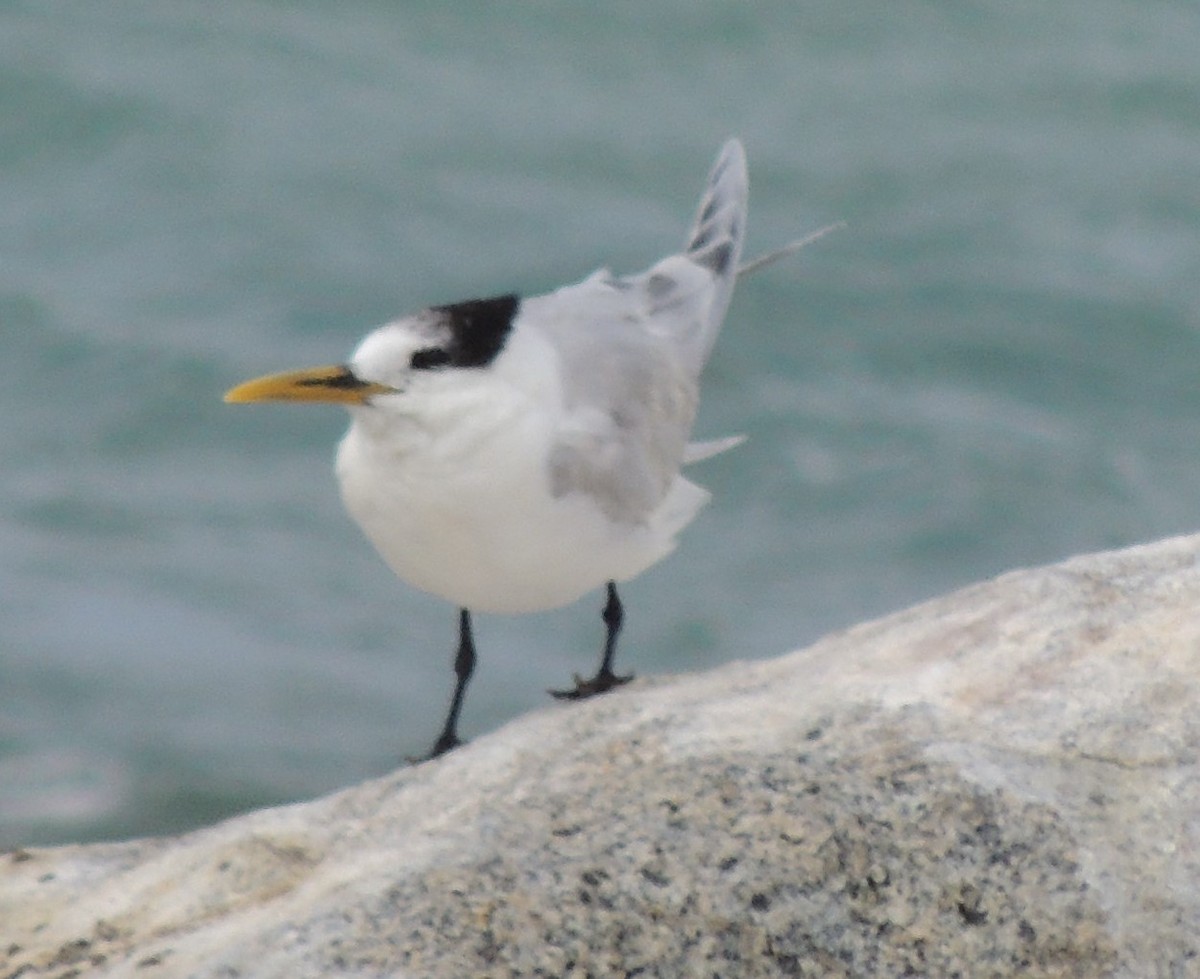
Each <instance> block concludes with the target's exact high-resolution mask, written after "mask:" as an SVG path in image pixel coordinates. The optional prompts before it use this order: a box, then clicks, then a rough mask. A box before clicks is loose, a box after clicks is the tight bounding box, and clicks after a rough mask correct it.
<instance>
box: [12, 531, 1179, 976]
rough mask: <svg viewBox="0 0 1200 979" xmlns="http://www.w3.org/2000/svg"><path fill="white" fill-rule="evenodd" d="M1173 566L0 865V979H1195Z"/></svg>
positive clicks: (903, 618)
mask: <svg viewBox="0 0 1200 979" xmlns="http://www.w3.org/2000/svg"><path fill="white" fill-rule="evenodd" d="M1198 554H1200V538H1194V537H1193V538H1180V539H1174V540H1167V541H1163V542H1160V543H1157V544H1153V545H1148V546H1145V547H1138V548H1133V549H1130V550H1126V551H1120V552H1114V553H1109V554H1098V555H1089V556H1086V557H1081V558H1076V559H1074V560H1071V561H1068V562H1065V563H1063V564H1059V565H1056V566H1053V567H1049V568H1043V569H1037V570H1028V571H1017V572H1013V573H1010V574H1007V575H1004V576H1002V577H1000V578H997V579H995V580H993V581H989V582H986V583H983V584H979V585H976V586H973V587H970V588H967V589H964V590H962V591H959V592H957V593H955V594H952V595H949V596H946V597H944V598H940V599H937V600H935V601H931V602H928V603H925V604H923V605H921V606H918V607H916V608H913V609H910V610H907V611H904V612H901V613H899V614H896V615H892V616H890V617H887V618H885V619H881V620H879V621H875V622H871V623H867V624H864V625H860V626H857V627H855V628H852V629H848V630H846V631H843V632H840V633H837V634H835V635H831V636H829V637H827V638H825V639H823V640H821V641H819V642H817V643H816V644H815V645H813V646H811V647H810V648H808V649H805V650H802V651H800V652H796V653H793V654H791V655H788V656H785V657H782V658H780V659H776V660H772V661H768V662H754V663H731V664H729V665H728V666H725V667H723V668H721V669H719V670H716V671H713V672H710V673H707V674H704V675H700V676H690V677H681V678H660V679H655V680H643V681H639V682H638V683H636V684H634V685H631V686H630V687H628V688H624V689H622V690H621V691H619V692H616V693H614V694H611V695H609V696H607V697H603V698H598V699H596V700H594V701H590V702H587V703H584V704H580V705H562V706H553V707H549V708H547V709H545V710H543V711H539V712H537V713H534V714H531V715H529V716H526V717H523V718H521V719H519V720H517V721H515V722H513V723H511V724H509V725H507V726H506V727H504V728H503V729H501V730H499V731H497V732H495V733H493V734H491V735H488V736H485V737H481V738H479V739H478V740H477V741H475V742H474V743H472V744H470V745H468V746H466V747H464V748H462V749H459V750H457V751H455V752H453V753H452V754H450V755H448V756H446V757H444V758H442V759H439V760H437V761H434V762H429V763H425V764H422V765H419V766H416V767H412V768H407V769H404V770H401V771H399V772H397V773H395V774H393V775H390V776H388V777H386V778H381V779H378V780H375V781H371V782H368V783H365V784H363V785H359V786H355V787H353V788H350V789H347V790H345V791H342V792H340V793H337V794H335V795H332V796H329V797H327V798H324V799H319V800H316V801H313V802H308V803H303V804H298V805H293V806H286V807H281V808H277V809H271V810H264V811H261V812H256V813H251V814H249V815H246V816H242V817H238V818H235V819H231V820H229V821H227V822H225V823H223V824H221V825H218V826H214V827H212V828H209V829H206V830H202V831H199V832H195V833H191V834H188V835H186V836H181V837H177V838H170V839H153V840H137V841H133V842H129V843H119V844H102V845H90V846H66V847H59V848H54V849H42V850H19V851H10V852H8V853H6V854H0V977H14V979H15V977H18V976H19V977H22V979H32V977H35V976H37V977H40V976H55V977H60V979H67V977H72V976H82V975H88V976H91V975H97V976H100V975H112V976H137V977H139V979H154V977H160V976H172V977H174V976H197V977H213V979H215V977H225V979H230V977H238V976H245V977H276V976H278V977H285V976H286V977H289V979H303V977H309V976H329V975H338V976H400V977H409V976H411V977H422V979H426V977H441V976H447V977H451V976H452V977H463V976H572V977H586V976H594V977H609V976H634V975H637V976H705V977H709V976H720V977H735V976H736V977H745V976H814V977H817V976H819V977H831V976H864V977H865V976H870V977H875V976H902V975H912V976H970V977H981V976H1057V977H1067V976H1079V977H1088V979H1095V977H1101V976H1131V977H1133V976H1137V977H1142V976H1170V977H1185V976H1196V975H1200V779H1198V775H1200V768H1198V764H1197V748H1198V746H1200V720H1198V716H1200V712H1198V710H1197V707H1198V705H1200V567H1198V564H1197V555H1198Z"/></svg>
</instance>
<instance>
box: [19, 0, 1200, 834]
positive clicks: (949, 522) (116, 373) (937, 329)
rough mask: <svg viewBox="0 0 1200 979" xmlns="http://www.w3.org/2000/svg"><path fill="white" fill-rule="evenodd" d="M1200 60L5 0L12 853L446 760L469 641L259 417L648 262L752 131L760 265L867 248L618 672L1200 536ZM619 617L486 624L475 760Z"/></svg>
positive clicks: (918, 32)
mask: <svg viewBox="0 0 1200 979" xmlns="http://www.w3.org/2000/svg"><path fill="white" fill-rule="evenodd" d="M1197 52H1200V7H1197V5H1196V4H1195V3H1194V2H1191V0H1156V2H1153V3H1145V2H1142V3H1135V2H1132V0H1087V2H1083V0H1066V2H1062V3H1055V4H1047V3H1043V2H1040V0H1014V2H1011V3H1006V4H983V3H977V2H971V0H966V2H964V0H954V2H951V0H938V2H934V0H927V2H900V3H896V2H884V0H872V2H865V3H858V4H848V3H844V2H834V0H812V2H804V3H794V2H786V3H785V2H775V0H767V2H763V3H756V4H746V3H725V2H706V0H701V2H696V0H644V2H639V3H625V2H618V3H613V4H605V5H582V4H566V3H555V2H548V0H532V2H524V3H519V4H482V3H481V4H458V5H450V4H443V3H432V2H426V3H417V2H414V3H406V4H396V3H385V2H368V0H346V2H342V3H337V4H334V3H329V2H314V0H309V2H303V0H294V2H287V3H285V2H269V0H239V2H237V3H232V2H221V0H215V2H207V3H200V2H194V0H168V2H163V0H156V2H150V0H105V2H104V3H96V2H95V0H41V2H36V3H35V2H20V0H11V2H5V3H3V4H2V5H0V376H2V377H3V382H2V383H0V845H10V846H11V845H18V844H43V843H54V842H66V841H83V840H96V839H106V838H115V837H126V836H131V835H135V834H147V833H164V832H172V831H179V830H183V829H186V828H190V827H194V826H197V825H201V824H204V823H207V822H211V821H213V820H216V819H218V818H219V817H222V816H225V815H228V814H232V813H235V812H239V811H242V810H246V809H250V808H252V807H256V806H261V805H265V804H270V803H277V802H283V801H287V800H293V799H299V798H304V797H309V796H313V795H316V794H319V793H323V792H327V791H329V790H332V789H334V788H337V787H339V786H343V785H346V784H348V783H351V782H353V781H356V780H360V779H363V778H367V777H370V776H373V775H377V774H381V773H383V772H386V771H388V770H390V769H391V768H393V767H395V766H396V765H397V764H398V763H399V762H400V760H401V759H402V757H403V756H404V755H406V754H411V753H416V752H419V751H421V750H423V749H425V748H427V747H428V745H429V744H430V742H431V739H432V737H433V735H434V734H435V733H436V730H437V727H438V725H439V723H440V721H441V717H442V711H443V708H444V705H445V703H446V700H447V698H448V695H449V691H450V685H451V679H452V677H451V669H450V666H451V658H452V653H453V646H454V639H455V635H454V629H455V612H454V609H453V608H451V607H450V606H448V605H446V604H445V603H443V602H441V601H440V600H437V599H434V598H431V597H428V596H424V595H421V594H418V593H416V592H414V591H412V590H411V589H408V588H407V587H405V586H403V585H402V584H400V583H399V582H398V581H397V580H396V579H395V578H394V577H393V575H392V574H391V572H390V571H388V570H387V568H386V567H385V566H384V565H383V562H382V561H381V560H380V559H379V558H378V557H377V556H376V555H375V553H374V552H373V550H372V549H371V547H370V546H369V545H368V544H367V542H366V541H365V539H364V538H362V536H361V534H360V533H359V531H358V529H357V528H356V527H355V526H354V525H353V524H352V523H351V521H350V520H349V518H348V517H347V516H345V514H344V513H343V511H342V508H341V504H340V502H339V500H338V496H337V489H336V485H335V482H334V478H333V475H332V472H331V462H332V456H333V451H334V445H335V443H336V441H337V439H338V438H339V437H340V435H341V432H342V430H343V428H344V426H345V417H344V415H343V413H342V412H341V411H340V410H338V409H336V408H332V407H318V406H253V407H232V406H227V405H224V404H222V403H221V400H220V399H221V394H222V392H223V391H224V390H225V389H226V388H227V387H229V386H230V385H232V384H233V383H235V382H237V381H240V380H243V379H245V378H248V377H251V376H254V375H256V374H259V373H263V372H267V371H274V370H281V369H285V368H293V367H303V366H309V365H313V364H323V363H328V362H334V361H338V360H340V359H342V358H344V357H345V356H346V355H347V354H348V353H349V351H350V350H351V349H352V348H353V347H354V345H355V344H356V342H357V341H358V339H359V337H360V336H361V335H362V334H363V333H365V332H366V331H367V330H368V329H369V328H371V327H373V326H375V325H377V324H379V323H381V322H384V321H385V320H387V319H389V318H390V317H392V316H394V315H396V314H400V313H404V312H409V311H413V310H415V309H418V308H420V307H421V306H423V305H426V304H429V303H436V302H446V301H452V300H456V299H463V298H469V297H472V296H479V295H488V294H492V293H497V292H503V291H507V290H510V289H512V290H517V291H521V292H526V293H530V292H535V291H541V290H545V289H547V288H551V287H555V286H558V285H560V284H563V283H566V282H568V281H573V280H575V279H578V278H579V277H581V276H583V275H585V274H586V273H588V272H590V271H591V270H592V269H593V268H595V267H597V266H599V265H602V264H603V265H608V266H610V267H611V268H613V269H614V270H616V271H635V270H639V269H641V268H643V267H645V266H646V265H647V264H649V263H651V262H652V261H654V260H656V259H657V258H659V257H660V256H661V255H663V254H665V253H666V252H668V251H669V250H671V249H674V248H676V247H677V246H678V245H679V244H680V243H681V241H682V236H683V234H684V231H685V228H686V225H687V222H688V220H689V219H690V217H691V214H692V209H693V207H694V205H695V202H696V200H697V197H698V195H699V192H700V189H701V185H702V183H703V180H704V176H705V173H706V172H707V169H708V167H709V165H710V163H711V160H712V157H713V155H714V154H715V152H716V150H717V148H718V146H719V145H720V143H721V141H722V140H724V139H725V138H726V137H727V136H729V135H732V134H737V135H740V136H741V137H742V138H743V139H744V140H745V143H746V147H747V150H748V153H749V159H750V173H751V184H752V191H751V210H750V218H751V225H750V244H749V248H748V255H754V254H757V253H759V252H761V251H764V250H767V249H770V248H772V247H775V246H777V245H779V244H781V243H783V242H784V241H787V240H788V239H790V238H793V237H796V236H798V235H800V234H803V233H805V232H808V231H811V230H813V229H814V228H817V227H819V226H820V225H822V224H825V223H828V222H831V221H835V220H844V221H846V222H847V223H848V227H847V228H846V229H845V230H842V231H839V232H837V233H836V234H834V235H831V236H829V237H827V238H825V239H823V240H822V241H820V242H819V243H818V244H815V245H813V246H811V247H810V248H808V249H806V250H805V251H803V252H802V253H801V254H800V255H799V256H797V257H796V258H794V259H792V260H789V261H788V262H786V263H784V264H781V265H778V266H775V267H774V268H772V269H771V270H770V271H768V272H765V273H763V274H761V275H758V276H756V277H754V278H752V279H749V280H747V281H745V282H743V284H742V286H741V287H740V288H739V292H738V294H737V295H736V296H735V298H734V302H733V307H732V309H731V311H730V315H729V318H728V321H727V324H726V329H725V333H724V334H723V336H722V338H721V341H720V343H719V344H718V347H717V350H716V353H715V356H714V359H713V362H712V364H711V366H710V369H709V371H708V373H707V375H706V381H705V387H704V401H703V406H702V412H701V418H700V422H699V425H698V428H697V436H698V437H715V436H719V435H725V434H729V433H735V432H745V433H747V434H749V436H750V440H749V442H748V443H747V444H746V445H745V446H743V447H742V448H741V449H739V450H738V451H736V452H731V453H729V454H727V455H724V456H721V457H720V458H719V459H716V460H713V461H711V462H708V463H705V464H703V466H701V467H697V468H696V469H695V470H693V476H694V478H696V479H697V481H699V482H700V483H702V484H704V485H706V486H707V487H708V488H709V489H711V490H712V491H713V493H714V500H713V503H712V504H711V505H710V507H709V508H708V509H707V510H706V511H705V512H704V513H703V514H702V515H701V517H700V518H699V519H698V520H697V522H696V523H695V524H693V526H692V527H691V528H690V530H689V532H688V533H687V534H686V535H685V537H684V539H683V543H682V545H681V547H680V548H679V551H678V552H677V553H676V555H675V556H674V557H673V558H671V559H670V560H668V561H666V562H664V563H662V564H660V565H659V566H657V567H656V568H655V569H653V570H652V571H651V572H649V573H647V574H646V575H645V576H644V577H642V578H640V579H639V580H638V581H637V582H635V583H633V584H631V585H629V586H627V587H626V588H625V589H624V597H625V600H626V608H627V613H628V619H627V623H628V625H627V632H626V634H625V637H624V643H623V652H622V656H621V663H622V664H623V665H624V666H625V667H628V668H630V669H633V670H635V671H636V672H638V673H639V674H641V675H655V674H670V673H679V672H683V671H691V670H702V669H705V668H707V667H712V666H714V665H717V664H721V663H725V662H727V661H730V660H733V659H738V658H759V657H769V656H775V655H778V654H780V653H783V652H785V651H788V650H791V649H795V648H797V647H799V646H801V645H803V644H806V643H808V642H810V641H811V640H814V639H816V638H817V637H819V636H820V635H821V634H823V633H825V632H827V631H829V630H833V629H838V628H841V627H845V626H849V625H851V624H853V623H856V622H858V621H860V620H863V619H865V618H868V617H873V616H878V615H881V614H884V613H886V612H889V611H892V610H896V609H899V608H902V607H904V606H906V605H909V604H911V603H914V602H918V601H921V600H922V599H925V598H929V597H932V596H934V595H937V594H940V593H943V592H946V591H948V590H951V589H954V588H957V587H959V586H962V585H966V584H968V583H970V582H973V581H976V580H978V579H981V578H986V577H988V576H992V575H995V574H998V573H1001V572H1003V571H1006V570H1008V569H1011V568H1014V567H1018V566H1027V565H1033V564H1039V563H1044V562H1049V561H1055V560H1058V559H1060V558H1065V557H1067V556H1069V555H1073V554H1076V553H1079V552H1085V551H1092V550H1099V549H1104V548H1111V547H1119V546H1123V545H1127V544H1132V543H1135V542H1140V541H1146V540H1151V539H1154V538H1159V537H1162V536H1165V535H1170V534H1176V533H1181V532H1188V531H1193V530H1196V529H1198V528H1200V445H1198V442H1200V56H1198V54H1197ZM601 598H602V596H601V595H599V594H597V595H596V596H595V597H594V599H589V600H585V601H582V602H580V603H579V604H578V605H576V606H573V607H570V608H567V609H564V610H561V611H558V612H553V613H547V614H544V615H534V616H527V617H522V618H511V619H506V618H498V617H491V616H480V617H479V618H478V620H477V639H478V642H479V647H480V656H481V663H480V668H479V671H478V673H477V674H476V679H475V682H474V685H473V688H472V690H471V696H470V698H469V700H468V703H467V712H466V715H465V724H464V733H465V734H467V735H468V736H473V737H478V736H480V735H481V734H483V733H485V732H487V731H488V730H490V729H493V728H495V727H496V726H497V725H500V724H502V723H503V722H504V721H506V720H507V719H510V718H512V717H514V716H516V715H518V714H521V713H523V712H526V711H529V710H531V709H536V708H546V707H549V706H550V701H549V699H548V698H547V697H546V695H545V693H544V690H545V688H547V687H551V686H558V685H562V684H564V683H567V682H568V681H569V679H570V676H571V674H572V673H573V672H574V671H581V672H582V671H590V670H591V669H592V668H593V667H594V665H595V659H596V656H597V653H598V649H599V642H600V639H601V625H600V620H599V611H600V606H601ZM1197 614H1200V610H1197ZM560 709H570V708H560Z"/></svg>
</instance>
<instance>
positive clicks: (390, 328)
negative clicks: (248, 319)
mask: <svg viewBox="0 0 1200 979" xmlns="http://www.w3.org/2000/svg"><path fill="white" fill-rule="evenodd" d="M519 306H520V301H519V300H518V298H517V297H516V296H512V295H508V296H497V297H495V298H493V299H472V300H468V301H467V302H461V303H454V304H453V305H450V306H434V307H431V308H430V309H427V310H425V311H424V312H421V313H418V314H417V315H416V316H411V317H408V318H406V319H402V320H397V321H396V322H394V323H389V324H387V325H386V326H381V327H380V328H379V329H378V330H375V331H374V332H373V333H371V334H369V335H368V336H367V337H366V338H365V339H364V340H363V342H362V343H361V344H359V346H358V349H357V350H356V351H355V352H354V355H353V356H352V357H351V358H350V362H349V363H347V364H338V365H334V366H329V367H313V368H308V369H306V370H299V371H288V372H287V373H284V374H270V375H267V376H266V377H259V378H255V379H254V380H252V381H246V382H245V383H244V384H239V385H238V386H237V387H235V388H232V389H231V390H229V391H227V392H226V393H225V400H226V401H229V402H234V403H242V402H250V401H325V402H333V403H337V404H344V405H347V406H350V407H353V406H355V405H365V404H369V403H370V401H371V399H372V398H374V397H376V396H380V395H395V394H403V393H404V392H405V391H407V390H408V389H409V387H410V386H411V385H412V384H414V383H419V379H420V378H421V377H423V376H427V375H429V374H432V373H434V372H441V371H445V370H452V369H468V368H478V367H486V366H487V365H488V364H490V363H491V362H492V360H493V359H494V358H495V357H496V355H497V354H498V353H499V352H500V351H501V349H503V347H504V344H505V341H506V340H507V339H508V335H509V333H510V332H511V330H512V324H513V319H514V318H515V317H516V314H517V309H518V307H519Z"/></svg>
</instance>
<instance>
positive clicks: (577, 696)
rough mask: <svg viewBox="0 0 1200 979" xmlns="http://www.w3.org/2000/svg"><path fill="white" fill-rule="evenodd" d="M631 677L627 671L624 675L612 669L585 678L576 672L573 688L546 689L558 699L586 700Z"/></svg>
mask: <svg viewBox="0 0 1200 979" xmlns="http://www.w3.org/2000/svg"><path fill="white" fill-rule="evenodd" d="M632 679H633V674H632V673H629V674H627V675H625V676H617V674H615V673H613V672H612V671H608V672H604V671H601V672H600V673H597V674H596V675H595V676H594V677H591V678H590V679H587V680H585V679H584V678H583V677H581V676H580V675H579V674H578V673H576V674H575V689H574V690H548V691H547V693H549V694H550V696H552V697H557V698H558V699H559V700H587V699H588V697H595V696H596V695H597V694H601V693H608V691H610V690H612V689H613V688H614V687H620V686H623V685H624V684H626V683H628V682H629V681H630V680H632Z"/></svg>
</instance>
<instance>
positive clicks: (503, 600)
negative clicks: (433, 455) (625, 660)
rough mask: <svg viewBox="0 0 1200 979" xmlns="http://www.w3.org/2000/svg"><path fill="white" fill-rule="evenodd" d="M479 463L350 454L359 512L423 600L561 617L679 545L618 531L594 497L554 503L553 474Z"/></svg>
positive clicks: (345, 463)
mask: <svg viewBox="0 0 1200 979" xmlns="http://www.w3.org/2000/svg"><path fill="white" fill-rule="evenodd" d="M475 462H476V465H474V466H471V467H470V468H469V469H467V468H463V467H456V466H453V465H449V466H445V467H442V466H438V465H437V464H436V463H434V462H431V461H430V460H418V459H412V460H409V461H408V462H407V464H405V465H402V466H392V465H391V464H390V463H389V464H386V466H382V465H381V464H379V462H378V461H376V464H374V465H373V464H372V460H371V458H370V457H369V456H366V455H365V454H363V453H361V452H358V451H356V449H355V447H354V444H353V442H348V443H344V445H343V448H342V450H341V451H340V452H339V460H338V475H339V479H340V482H341V488H342V498H343V500H344V502H345V504H346V508H347V510H349V512H350V514H351V516H353V517H354V519H355V520H356V521H357V522H358V524H359V526H360V527H361V528H362V529H363V531H364V532H365V533H366V535H367V537H368V538H369V539H370V541H371V542H372V543H373V544H374V545H375V548H376V549H377V550H378V551H379V553H380V554H381V555H382V557H383V558H384V560H385V561H387V563H388V565H389V566H390V567H391V568H392V570H393V571H395V573H396V574H397V575H398V576H399V577H400V578H401V579H402V580H404V581H405V582H407V583H408V584H410V585H412V586H414V587H416V588H419V589H421V590H422V591H426V592H429V593H431V594H434V595H437V596H439V597H441V598H444V599H446V600H447V601H450V602H453V603H454V604H456V605H458V606H460V607H463V608H468V609H471V610H473V611H479V612H500V613H518V612H533V611H539V610H543V609H550V608H557V607H559V606H562V605H567V604H569V603H571V602H573V601H575V600H576V599H578V598H579V597H581V596H582V595H584V594H586V593H587V592H589V591H592V590H594V589H597V588H600V587H601V586H603V585H604V583H605V582H607V581H624V580H627V579H629V578H632V577H634V576H635V575H637V574H639V573H641V572H642V571H644V570H645V569H646V568H648V567H649V566H650V565H652V564H654V563H655V562H656V561H658V560H659V559H661V558H662V557H664V556H665V555H666V554H668V553H669V552H670V551H671V550H672V548H673V546H674V542H673V540H672V539H671V538H670V537H669V536H668V537H665V538H664V537H663V535H661V534H659V533H655V532H654V531H653V530H651V528H649V527H646V526H629V525H618V524H614V523H613V522H612V521H611V520H610V519H609V518H608V517H606V516H605V515H604V514H603V513H602V512H601V511H600V509H599V508H598V507H596V506H595V504H594V503H593V501H592V500H591V499H590V498H588V497H586V496H585V495H582V494H570V495H567V496H562V497H558V498H556V497H554V496H552V495H551V492H550V486H549V479H548V476H547V474H546V473H545V472H544V471H543V467H542V466H541V465H533V464H531V463H529V462H528V461H526V462H525V464H522V460H514V459H512V458H511V456H506V455H505V454H504V453H498V454H496V455H495V456H493V457H492V458H491V459H490V460H489V459H476V460H475ZM489 462H490V464H489ZM384 468H386V471H384Z"/></svg>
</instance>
